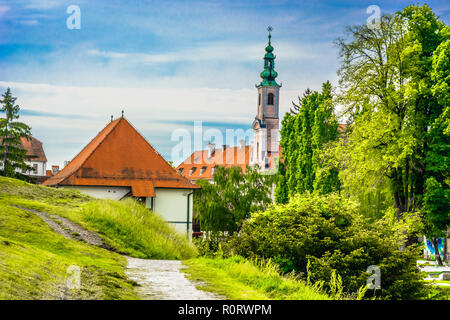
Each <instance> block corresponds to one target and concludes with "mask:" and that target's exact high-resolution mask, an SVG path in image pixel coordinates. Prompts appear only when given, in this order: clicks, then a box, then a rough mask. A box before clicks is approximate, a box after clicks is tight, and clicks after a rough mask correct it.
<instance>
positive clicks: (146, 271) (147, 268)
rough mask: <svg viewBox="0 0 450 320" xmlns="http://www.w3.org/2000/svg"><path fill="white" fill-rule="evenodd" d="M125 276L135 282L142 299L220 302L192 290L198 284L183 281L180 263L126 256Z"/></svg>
mask: <svg viewBox="0 0 450 320" xmlns="http://www.w3.org/2000/svg"><path fill="white" fill-rule="evenodd" d="M126 258H127V260H128V268H127V270H126V271H125V274H126V275H127V277H128V278H130V279H132V280H134V281H136V282H137V283H139V285H140V287H138V289H137V292H138V294H139V295H140V297H141V299H144V300H222V299H224V297H222V296H219V295H216V294H213V293H210V292H206V291H202V290H199V289H197V288H196V286H201V285H202V284H201V283H199V282H194V281H191V280H189V279H187V278H186V277H185V275H184V273H183V272H181V268H182V267H183V266H182V264H181V261H176V260H148V259H137V258H131V257H126Z"/></svg>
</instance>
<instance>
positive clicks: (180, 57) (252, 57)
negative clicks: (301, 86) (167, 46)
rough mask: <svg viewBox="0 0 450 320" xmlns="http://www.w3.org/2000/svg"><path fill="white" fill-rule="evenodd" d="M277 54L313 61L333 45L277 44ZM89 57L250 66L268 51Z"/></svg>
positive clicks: (204, 47)
mask: <svg viewBox="0 0 450 320" xmlns="http://www.w3.org/2000/svg"><path fill="white" fill-rule="evenodd" d="M273 45H274V46H275V53H276V54H277V55H280V56H282V57H283V60H286V61H291V60H299V59H302V60H312V59H314V60H315V59H319V58H320V57H324V56H325V55H326V54H327V52H326V49H327V48H328V47H329V43H318V44H304V43H303V44H302V43H297V44H295V43H290V42H277V43H276V44H273ZM87 54H88V55H92V56H100V57H103V58H108V59H127V61H130V62H131V61H132V62H134V63H149V64H152V63H170V62H181V61H197V62H199V61H240V62H250V61H252V62H253V61H257V60H258V59H261V58H262V57H263V55H264V47H263V46H262V45H261V43H260V42H258V43H256V42H255V43H250V44H243V43H236V42H232V43H231V42H210V43H207V44H198V45H192V46H191V47H189V48H184V49H182V50H179V51H175V52H170V53H164V54H148V53H124V52H116V51H101V50H98V49H90V50H88V51H87Z"/></svg>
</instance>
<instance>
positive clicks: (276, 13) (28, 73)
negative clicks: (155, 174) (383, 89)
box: [0, 0, 450, 165]
mask: <svg viewBox="0 0 450 320" xmlns="http://www.w3.org/2000/svg"><path fill="white" fill-rule="evenodd" d="M425 2H426V3H427V4H428V5H430V6H431V7H432V8H433V10H434V11H435V12H436V13H437V14H438V15H439V16H440V17H441V19H442V20H443V21H445V22H446V23H447V24H448V23H449V20H450V3H448V1H444V0H441V1H425ZM410 3H411V1H400V0H397V1H395V0H390V1H378V2H377V1H373V0H371V1H364V0H355V1H345V2H344V1H283V0H271V1H263V0H256V1H225V0H223V1H196V0H189V1H176V0H166V1H152V0H148V1H133V0H128V1H118V0H103V1H82V0H78V1H77V0H70V1H58V0H14V1H11V0H9V1H5V0H0V91H2V92H4V91H5V89H6V88H7V87H10V88H11V90H12V92H13V95H14V96H16V97H18V100H17V103H18V104H19V105H20V106H21V120H23V121H24V122H26V123H28V124H30V125H31V126H32V132H33V135H34V136H35V137H36V138H38V139H39V140H41V141H42V142H43V143H44V148H45V152H46V154H47V158H48V159H49V163H48V165H51V164H59V165H61V164H62V163H63V161H64V160H70V159H72V158H73V157H74V156H75V155H76V154H77V153H78V152H79V151H80V150H81V148H82V147H84V145H86V143H88V142H89V141H90V140H91V139H92V138H93V137H94V136H95V135H96V134H97V133H98V132H99V131H100V130H101V129H102V128H103V127H104V126H105V125H106V124H107V123H108V121H109V120H110V117H111V115H114V117H119V116H120V114H121V110H124V112H125V116H126V117H127V119H129V120H130V121H131V122H132V123H133V124H134V126H135V127H136V128H137V129H138V130H139V131H140V132H141V133H142V134H143V135H144V136H145V137H146V138H147V139H148V140H149V141H150V143H152V144H153V146H154V147H155V148H156V149H157V150H158V151H159V152H160V153H161V154H162V155H163V156H164V157H165V158H166V159H167V160H174V161H175V162H176V163H177V162H179V160H180V159H179V158H176V157H174V156H173V155H172V151H171V150H172V149H173V147H174V145H176V144H177V143H178V141H173V139H172V135H173V133H174V132H176V131H175V130H177V129H186V130H189V131H192V128H193V122H194V121H202V122H203V128H204V129H207V128H218V129H219V130H225V129H226V128H230V129H237V128H242V129H244V130H247V129H248V128H249V127H250V125H251V122H252V119H253V118H254V116H255V113H256V103H257V93H256V89H255V84H256V83H258V82H259V81H260V78H259V73H260V72H261V71H262V70H263V60H262V57H263V55H264V47H265V46H266V43H267V31H266V28H267V26H268V25H272V26H273V28H274V30H273V32H272V35H273V38H272V44H273V46H274V47H275V54H276V55H277V59H276V70H277V72H278V74H279V76H278V82H281V83H282V84H283V87H282V89H281V97H280V116H282V115H284V113H285V112H286V111H288V110H289V108H290V106H291V101H293V100H296V99H297V96H298V95H301V93H302V92H303V91H304V90H305V89H306V88H308V87H309V88H312V89H319V88H320V86H321V83H322V82H324V81H326V80H330V81H331V82H332V83H333V84H336V82H337V76H336V70H337V68H338V66H339V61H338V57H337V49H336V48H335V47H334V46H333V40H335V39H336V38H337V37H339V36H342V35H343V31H344V27H345V26H346V25H351V24H362V23H365V22H366V20H367V19H368V17H369V16H370V14H368V13H367V8H368V7H369V6H370V5H377V6H379V8H380V9H381V11H382V12H390V13H393V12H395V11H397V10H401V9H402V8H404V7H405V6H407V5H409V4H410ZM419 3H424V2H423V1H419ZM71 5H77V6H78V7H79V8H80V18H81V19H80V21H81V24H80V29H68V27H67V23H66V22H67V21H66V20H67V19H68V18H69V16H70V15H71V14H70V13H67V9H68V7H69V6H71ZM181 156H182V155H180V157H181Z"/></svg>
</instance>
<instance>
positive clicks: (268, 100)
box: [267, 93, 273, 106]
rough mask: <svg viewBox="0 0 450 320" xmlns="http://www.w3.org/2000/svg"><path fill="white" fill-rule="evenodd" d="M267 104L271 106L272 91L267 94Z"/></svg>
mask: <svg viewBox="0 0 450 320" xmlns="http://www.w3.org/2000/svg"><path fill="white" fill-rule="evenodd" d="M267 104H268V105H269V106H273V93H269V95H268V96H267Z"/></svg>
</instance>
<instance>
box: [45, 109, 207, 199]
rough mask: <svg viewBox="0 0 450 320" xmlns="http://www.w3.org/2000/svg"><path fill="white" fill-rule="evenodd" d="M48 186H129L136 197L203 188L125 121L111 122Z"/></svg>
mask: <svg viewBox="0 0 450 320" xmlns="http://www.w3.org/2000/svg"><path fill="white" fill-rule="evenodd" d="M44 185H95V186H97V185H103V186H128V187H131V188H132V192H133V195H134V196H137V197H144V196H145V197H153V196H154V195H155V194H154V189H153V188H154V187H155V188H182V189H183V188H184V189H192V188H199V187H198V186H197V185H195V184H193V183H191V182H190V181H189V180H188V179H186V178H185V177H183V176H182V175H180V174H178V173H177V172H176V170H175V169H174V168H173V167H172V166H171V165H170V164H169V163H167V161H166V160H164V158H163V157H162V156H161V155H160V154H159V153H158V152H157V151H156V150H155V149H154V148H153V147H152V146H151V145H150V143H149V142H148V141H147V140H146V139H145V138H144V137H143V136H142V135H141V134H140V133H139V132H138V131H137V130H136V129H135V128H134V127H133V126H132V125H131V124H130V123H129V122H128V121H127V120H126V119H125V118H119V119H117V120H114V121H112V122H110V123H109V124H108V125H107V126H106V127H105V128H104V129H103V130H102V131H100V133H99V134H98V135H97V136H96V137H95V138H94V139H92V141H91V142H89V143H88V144H87V145H86V147H84V149H83V150H81V152H80V153H79V154H77V155H76V156H75V158H73V159H72V161H71V162H70V163H69V164H67V165H66V166H65V167H64V168H63V169H62V170H61V171H60V172H58V173H57V174H55V175H54V176H52V177H51V178H49V179H48V180H47V181H45V182H44Z"/></svg>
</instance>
